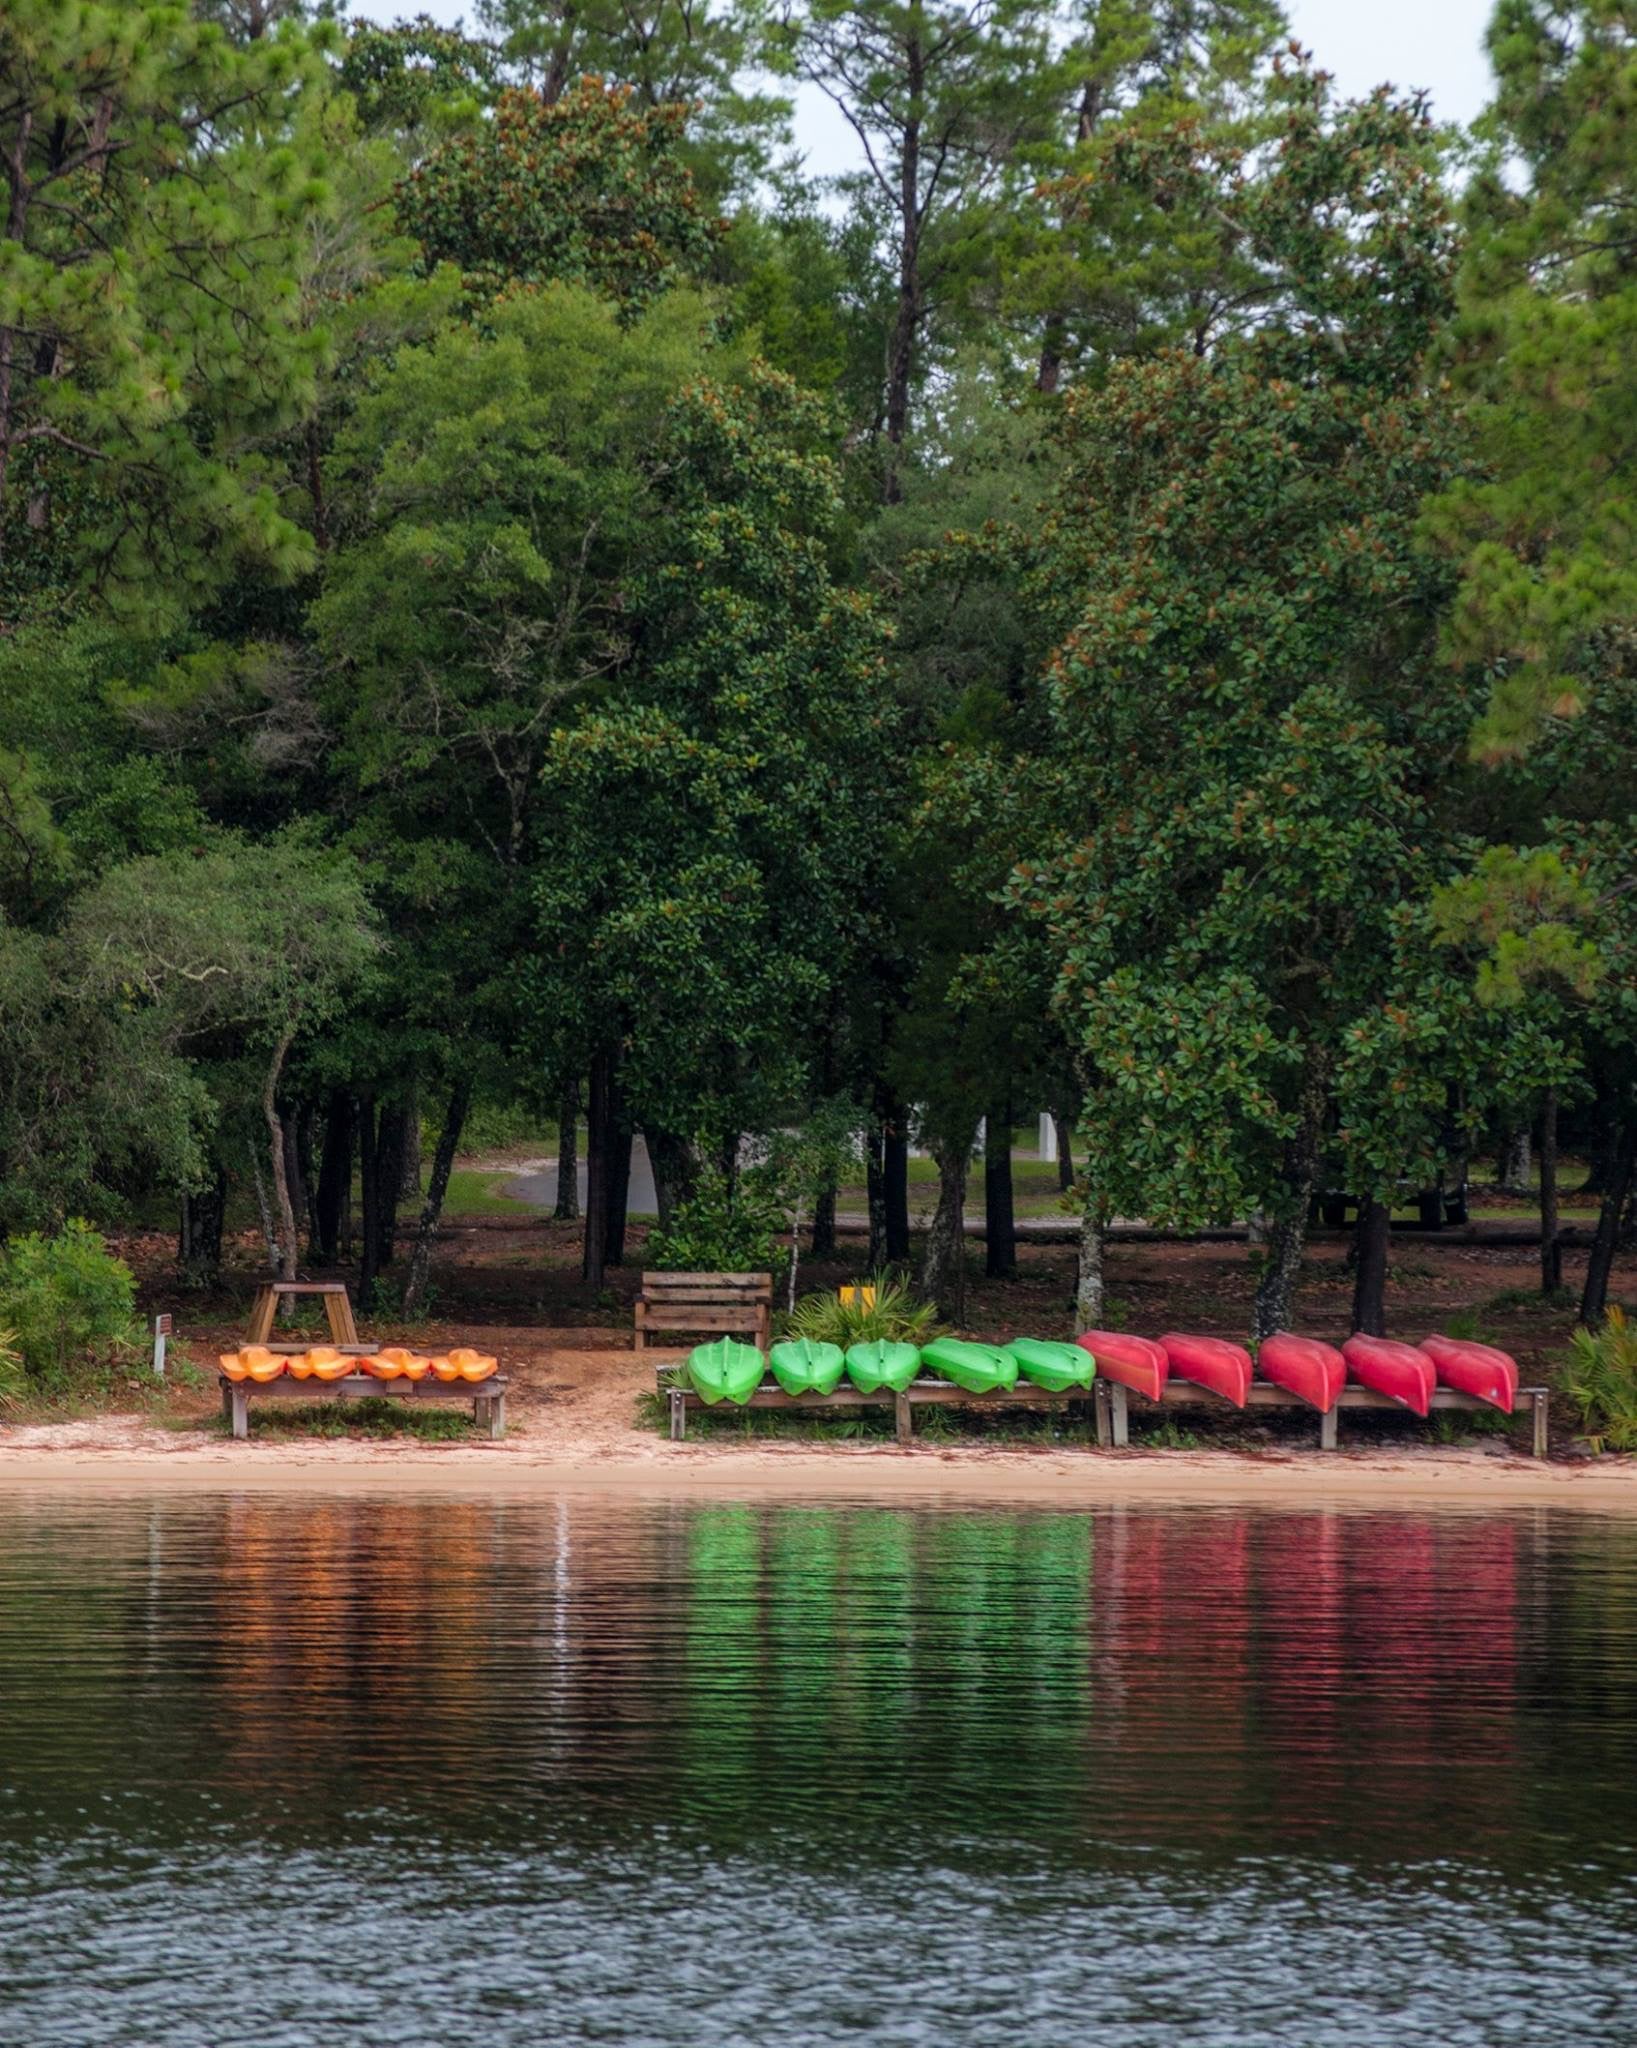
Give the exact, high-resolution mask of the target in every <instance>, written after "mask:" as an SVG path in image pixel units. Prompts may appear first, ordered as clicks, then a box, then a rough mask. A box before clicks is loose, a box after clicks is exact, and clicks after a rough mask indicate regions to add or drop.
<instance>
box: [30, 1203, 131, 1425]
mask: <svg viewBox="0 0 1637 2048" xmlns="http://www.w3.org/2000/svg"><path fill="white" fill-rule="evenodd" d="M0 1324H4V1325H6V1326H7V1327H8V1328H9V1329H10V1330H11V1332H12V1333H13V1334H12V1343H13V1345H14V1346H15V1349H16V1351H17V1352H18V1354H19V1355H20V1356H21V1359H22V1364H23V1369H24V1371H25V1372H26V1374H27V1376H28V1378H29V1379H31V1380H34V1381H36V1382H39V1383H40V1384H42V1385H50V1384H52V1383H53V1382H60V1381H62V1380H64V1379H66V1378H67V1377H68V1376H69V1374H70V1373H71V1372H72V1371H73V1370H74V1369H75V1368H77V1367H80V1366H85V1365H102V1364H106V1363H107V1362H108V1359H109V1356H110V1354H111V1353H113V1352H115V1351H117V1350H119V1349H120V1348H122V1347H123V1346H125V1345H128V1344H131V1343H133V1342H134V1341H135V1340H136V1337H137V1328H136V1280H135V1277H134V1275H133V1274H132V1272H131V1269H130V1267H129V1266H127V1265H126V1264H125V1262H124V1261H123V1260H122V1259H116V1258H115V1257H114V1255H113V1253H112V1252H110V1251H109V1249H108V1247H107V1245H105V1244H104V1243H103V1241H102V1238H101V1236H100V1235H99V1234H98V1233H97V1232H96V1231H95V1230H93V1229H92V1228H91V1226H90V1224H89V1223H85V1222H82V1221H81V1220H80V1219H79V1218H77V1217H76V1218H74V1219H73V1220H71V1221H70V1222H69V1223H67V1224H65V1225H64V1227H63V1228H62V1229H61V1230H60V1231H59V1232H58V1233H57V1235H56V1236H55V1237H45V1236H42V1235H41V1234H40V1233H39V1232H38V1231H31V1232H30V1233H29V1234H28V1235H27V1236H26V1237H18V1238H14V1239H13V1240H12V1242H11V1243H10V1244H9V1245H8V1246H7V1247H6V1249H5V1251H4V1252H3V1253H0Z"/></svg>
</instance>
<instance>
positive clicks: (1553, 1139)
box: [1540, 1088, 1563, 1294]
mask: <svg viewBox="0 0 1637 2048" xmlns="http://www.w3.org/2000/svg"><path fill="white" fill-rule="evenodd" d="M1562 1286H1563V1246H1562V1244H1561V1242H1560V1241H1559V1238H1558V1220H1557V1090H1556V1089H1555V1088H1548V1089H1547V1091H1546V1099H1545V1101H1544V1102H1543V1103H1542V1104H1541V1110H1540V1291H1541V1293H1542V1294H1556V1293H1558V1291H1559V1290H1560V1289H1561V1288H1562Z"/></svg>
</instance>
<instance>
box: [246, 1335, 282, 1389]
mask: <svg viewBox="0 0 1637 2048" xmlns="http://www.w3.org/2000/svg"><path fill="white" fill-rule="evenodd" d="M239 1363H240V1365H242V1366H243V1367H244V1373H245V1378H246V1379H251V1380H254V1381H255V1383H256V1385H257V1386H258V1387H264V1386H266V1384H267V1382H268V1381H269V1380H276V1379H277V1378H278V1376H279V1374H280V1373H281V1372H283V1370H284V1359H283V1357H282V1355H281V1354H280V1353H279V1352H277V1351H269V1350H268V1349H267V1347H266V1345H265V1344H247V1345H245V1347H244V1349H243V1350H242V1351H241V1352H240V1353H239Z"/></svg>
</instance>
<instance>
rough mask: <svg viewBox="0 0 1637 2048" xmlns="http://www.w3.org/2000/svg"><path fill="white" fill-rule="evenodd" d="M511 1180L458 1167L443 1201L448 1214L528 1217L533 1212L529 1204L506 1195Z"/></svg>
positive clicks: (506, 1175)
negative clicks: (504, 1191)
mask: <svg viewBox="0 0 1637 2048" xmlns="http://www.w3.org/2000/svg"><path fill="white" fill-rule="evenodd" d="M511 1178H512V1176H511V1175H510V1174H509V1173H484V1172H480V1171H478V1170H477V1169H476V1168H473V1167H470V1166H457V1167H456V1168H455V1170H454V1172H453V1173H451V1174H450V1176H449V1188H448V1192H447V1193H446V1194H445V1196H444V1198H443V1213H444V1215H445V1216H446V1217H456V1216H514V1217H518V1218H526V1217H528V1216H529V1215H530V1213H531V1211H530V1210H529V1207H528V1205H527V1204H526V1203H524V1202H519V1201H516V1200H514V1199H513V1197H512V1196H510V1195H508V1194H505V1193H503V1192H502V1190H503V1189H504V1188H505V1187H506V1186H507V1185H508V1184H509V1183H510V1181H511Z"/></svg>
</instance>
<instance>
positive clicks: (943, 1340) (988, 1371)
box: [921, 1337, 1017, 1394]
mask: <svg viewBox="0 0 1637 2048" xmlns="http://www.w3.org/2000/svg"><path fill="white" fill-rule="evenodd" d="M921 1363H922V1364H923V1365H926V1366H930V1367H931V1369H932V1370H933V1371H934V1372H936V1373H941V1374H942V1375H943V1377H944V1378H945V1379H946V1380H951V1381H953V1383H954V1384H955V1385H956V1386H957V1387H963V1388H964V1389H965V1390H966V1392H967V1393H969V1394H1003V1393H1008V1392H1010V1390H1011V1389H1012V1388H1013V1387H1015V1386H1016V1385H1017V1360H1016V1359H1015V1358H1010V1357H1008V1356H1007V1354H1006V1353H1005V1352H1004V1351H997V1350H995V1349H994V1347H993V1346H992V1345H989V1344H968V1343H967V1342H966V1340H965V1339H964V1338H961V1337H937V1338H935V1339H934V1340H933V1342H932V1343H930V1344H925V1345H923V1346H922V1347H921Z"/></svg>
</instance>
